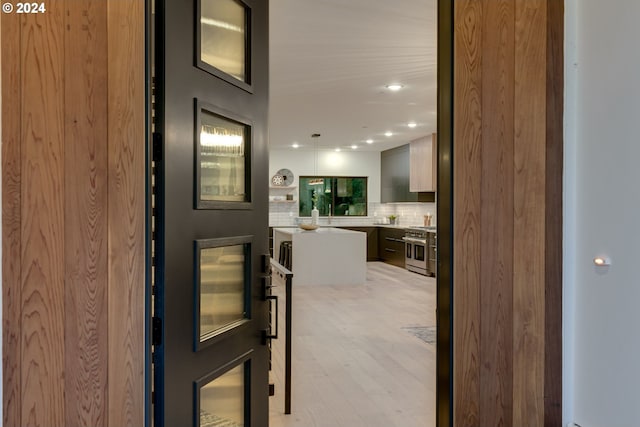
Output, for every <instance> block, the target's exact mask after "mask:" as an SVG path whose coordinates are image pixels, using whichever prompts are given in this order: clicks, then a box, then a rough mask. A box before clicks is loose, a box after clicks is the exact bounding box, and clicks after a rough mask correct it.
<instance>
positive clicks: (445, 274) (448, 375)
mask: <svg viewBox="0 0 640 427" xmlns="http://www.w3.org/2000/svg"><path fill="white" fill-rule="evenodd" d="M437 23H438V30H437V34H438V44H437V50H438V52H437V91H438V92H437V93H438V96H437V135H438V183H437V193H436V194H437V195H438V196H437V204H436V213H437V215H436V218H437V219H438V220H437V224H436V227H437V230H436V231H437V234H436V235H437V236H438V240H437V244H436V246H437V251H438V252H437V274H436V325H437V326H436V426H438V427H445V426H451V427H452V426H453V96H454V93H453V28H454V27H453V0H438V5H437Z"/></svg>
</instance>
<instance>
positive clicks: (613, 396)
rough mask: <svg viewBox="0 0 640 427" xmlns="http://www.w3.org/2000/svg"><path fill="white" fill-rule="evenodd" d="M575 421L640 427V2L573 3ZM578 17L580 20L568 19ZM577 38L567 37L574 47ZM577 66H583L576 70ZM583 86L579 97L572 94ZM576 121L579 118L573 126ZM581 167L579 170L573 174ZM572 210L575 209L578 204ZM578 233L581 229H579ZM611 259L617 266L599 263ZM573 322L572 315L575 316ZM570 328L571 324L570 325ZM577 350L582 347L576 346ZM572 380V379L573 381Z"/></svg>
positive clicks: (570, 138)
mask: <svg viewBox="0 0 640 427" xmlns="http://www.w3.org/2000/svg"><path fill="white" fill-rule="evenodd" d="M566 4H567V19H568V21H569V25H568V26H567V27H568V28H571V26H575V33H574V34H573V35H574V36H575V43H576V48H572V47H571V45H570V43H568V46H567V48H568V50H567V52H566V55H565V58H566V61H567V63H566V67H565V68H566V69H567V70H568V76H573V77H574V78H575V81H568V82H567V104H566V112H567V116H568V119H569V120H568V121H567V122H566V124H567V133H566V135H567V141H566V144H567V153H566V155H567V156H571V155H573V156H575V157H574V159H575V163H573V164H571V163H572V162H571V161H569V166H570V167H569V168H568V170H567V171H566V172H567V174H566V194H565V205H566V208H565V215H566V216H567V218H566V221H565V224H568V225H570V226H569V227H565V231H564V238H565V246H566V251H565V262H564V266H565V270H566V276H565V280H566V283H565V298H567V297H569V298H573V297H574V296H575V300H574V301H573V302H570V303H572V304H573V307H570V308H572V309H575V312H573V311H565V313H564V315H565V320H566V321H567V322H569V325H571V324H572V323H573V334H572V333H570V332H569V333H567V334H565V349H569V353H570V354H571V355H572V357H573V363H571V361H570V360H569V361H566V363H565V369H566V368H567V367H568V366H567V363H568V364H572V365H573V368H572V372H570V375H572V376H573V378H572V379H571V378H570V379H569V380H570V381H572V382H570V383H565V388H566V389H567V390H568V392H567V394H566V395H565V396H566V397H569V398H570V399H571V400H569V401H567V402H565V406H566V407H567V409H570V410H572V411H573V413H572V414H571V413H569V414H566V416H567V418H566V421H574V422H576V423H577V424H579V425H581V426H582V427H596V426H599V427H629V426H636V425H640V416H639V415H638V411H639V409H638V408H639V407H640V388H639V387H640V363H639V362H640V307H639V306H640V274H639V271H638V270H634V268H635V267H636V266H638V265H640V232H639V231H638V227H639V224H640V221H639V218H640V168H639V164H640V142H639V141H638V134H639V133H638V126H639V125H640V84H639V83H638V81H637V80H638V78H639V77H640V53H639V52H640V50H639V49H638V40H640V27H639V26H638V17H640V1H638V0H616V1H612V2H607V1H602V0H568V1H567V2H566ZM569 15H571V16H569ZM570 37H572V34H571V33H569V34H567V41H568V42H570ZM574 57H575V62H576V64H577V65H575V66H574V65H573V62H572V61H574ZM572 86H573V88H575V92H572V91H573V88H572ZM572 120H573V121H572ZM572 166H574V167H575V170H571V167H572ZM572 204H573V205H572ZM573 227H575V228H573ZM601 254H604V255H607V256H609V257H610V258H611V260H612V265H611V267H609V268H597V267H595V266H594V265H593V262H592V260H593V258H594V256H597V255H601ZM574 313H575V317H574V318H573V319H571V318H569V317H571V316H573V315H574ZM566 325H567V324H566V323H565V326H566ZM572 346H575V347H574V348H571V347H572ZM566 379H567V378H566V377H565V380H566Z"/></svg>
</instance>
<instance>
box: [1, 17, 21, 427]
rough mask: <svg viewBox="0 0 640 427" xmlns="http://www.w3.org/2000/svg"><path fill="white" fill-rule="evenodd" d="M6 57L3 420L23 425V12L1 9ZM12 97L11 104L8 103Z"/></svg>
mask: <svg viewBox="0 0 640 427" xmlns="http://www.w3.org/2000/svg"><path fill="white" fill-rule="evenodd" d="M0 20H1V22H2V27H1V35H0V37H1V40H2V43H1V44H0V45H1V46H2V47H3V48H2V51H1V52H0V54H1V55H2V59H1V61H2V71H1V73H2V100H3V102H2V129H1V131H2V200H3V203H2V284H3V286H2V348H3V350H4V351H3V357H2V379H3V384H2V392H3V396H4V399H3V405H2V420H3V424H2V425H4V426H19V425H20V414H21V411H22V410H21V396H22V392H21V390H22V384H21V381H20V372H21V368H20V363H21V360H22V358H21V344H20V343H21V320H22V319H21V315H20V313H21V306H22V285H21V284H22V279H21V276H20V271H21V270H20V269H21V255H22V249H21V238H20V236H21V229H22V227H21V225H20V224H21V210H20V208H21V183H20V170H21V166H22V164H21V162H22V160H21V155H20V153H21V143H20V142H21V125H20V123H21V118H20V112H21V97H20V92H21V89H20V76H21V69H20V65H21V61H17V60H16V58H20V57H21V49H20V45H21V44H20V40H21V35H22V33H21V31H20V19H19V16H16V15H11V14H6V13H3V14H2V16H0ZM9 100H11V102H8V101H9Z"/></svg>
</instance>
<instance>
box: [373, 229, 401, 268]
mask: <svg viewBox="0 0 640 427" xmlns="http://www.w3.org/2000/svg"><path fill="white" fill-rule="evenodd" d="M404 234H405V231H404V229H402V228H398V229H397V228H385V227H380V228H379V229H378V256H379V257H380V260H381V261H384V262H386V263H389V264H392V265H396V266H398V267H402V268H404V250H405V249H404V240H402V238H403V237H404Z"/></svg>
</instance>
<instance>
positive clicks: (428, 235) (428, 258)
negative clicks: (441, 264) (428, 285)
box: [403, 227, 436, 276]
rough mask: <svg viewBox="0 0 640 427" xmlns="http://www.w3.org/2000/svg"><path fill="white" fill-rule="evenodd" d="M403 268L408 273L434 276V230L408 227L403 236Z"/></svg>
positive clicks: (431, 228) (432, 228) (433, 228)
mask: <svg viewBox="0 0 640 427" xmlns="http://www.w3.org/2000/svg"><path fill="white" fill-rule="evenodd" d="M403 239H404V243H405V257H404V262H405V267H406V269H407V270H409V271H413V272H415V273H419V274H424V275H425V276H435V273H436V228H435V227H410V228H408V229H407V231H406V232H405V235H404V238H403Z"/></svg>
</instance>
